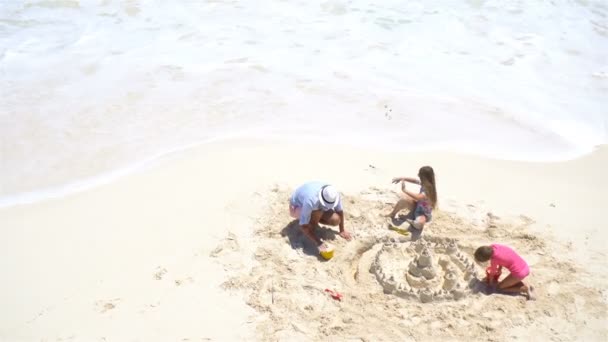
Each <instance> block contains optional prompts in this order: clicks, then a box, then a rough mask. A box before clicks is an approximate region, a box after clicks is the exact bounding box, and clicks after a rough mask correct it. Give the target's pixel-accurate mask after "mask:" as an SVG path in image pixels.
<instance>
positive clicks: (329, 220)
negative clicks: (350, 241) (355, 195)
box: [319, 210, 340, 226]
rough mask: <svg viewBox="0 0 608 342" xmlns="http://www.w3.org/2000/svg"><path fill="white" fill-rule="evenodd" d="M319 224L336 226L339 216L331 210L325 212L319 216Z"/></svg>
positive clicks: (338, 222)
mask: <svg viewBox="0 0 608 342" xmlns="http://www.w3.org/2000/svg"><path fill="white" fill-rule="evenodd" d="M319 222H321V223H323V224H324V225H326V226H337V225H339V224H340V215H338V213H336V212H335V211H333V210H330V211H326V212H324V213H323V215H321V220H319Z"/></svg>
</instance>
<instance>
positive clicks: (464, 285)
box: [370, 237, 478, 303]
mask: <svg viewBox="0 0 608 342" xmlns="http://www.w3.org/2000/svg"><path fill="white" fill-rule="evenodd" d="M382 242H383V243H384V244H383V246H382V248H381V249H380V251H379V252H378V254H377V255H376V258H375V260H374V262H373V263H372V265H371V267H370V272H371V273H374V274H375V275H376V279H377V280H378V282H379V283H380V285H382V287H383V288H384V293H387V294H394V295H396V296H399V297H403V298H411V299H418V300H420V301H421V302H423V303H428V302H432V301H441V300H458V299H460V298H463V297H464V296H466V295H468V294H469V293H471V288H472V287H473V286H474V285H475V283H476V282H477V281H478V280H477V270H476V268H475V265H474V263H473V261H472V260H471V259H469V258H468V257H467V256H466V255H465V254H463V253H461V252H460V251H459V249H458V245H457V244H456V241H455V240H453V239H443V238H435V237H425V238H423V239H420V240H417V241H396V240H392V241H391V239H384V240H383V241H382Z"/></svg>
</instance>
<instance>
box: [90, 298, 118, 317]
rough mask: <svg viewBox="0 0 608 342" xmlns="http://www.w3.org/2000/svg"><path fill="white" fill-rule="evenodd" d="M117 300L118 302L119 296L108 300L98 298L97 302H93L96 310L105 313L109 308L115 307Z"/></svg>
mask: <svg viewBox="0 0 608 342" xmlns="http://www.w3.org/2000/svg"><path fill="white" fill-rule="evenodd" d="M118 302H120V298H114V299H110V300H98V301H97V302H95V307H96V308H97V311H99V313H106V312H108V311H110V310H113V309H115V308H116V306H117V305H118Z"/></svg>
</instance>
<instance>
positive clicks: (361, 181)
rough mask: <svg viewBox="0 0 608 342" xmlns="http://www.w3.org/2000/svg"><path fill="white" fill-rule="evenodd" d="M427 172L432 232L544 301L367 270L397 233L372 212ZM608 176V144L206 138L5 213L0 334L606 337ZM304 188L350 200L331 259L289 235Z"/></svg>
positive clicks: (0, 224)
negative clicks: (409, 289)
mask: <svg viewBox="0 0 608 342" xmlns="http://www.w3.org/2000/svg"><path fill="white" fill-rule="evenodd" d="M424 164H430V165H432V166H433V167H434V168H435V170H436V173H437V182H438V191H439V199H440V207H441V210H440V211H437V213H436V218H435V222H433V224H432V225H430V226H429V227H428V228H427V231H425V234H427V233H428V234H429V235H430V234H433V235H439V236H448V237H454V238H458V239H459V242H460V243H461V244H462V245H463V246H464V247H465V249H466V248H470V249H472V248H474V247H475V246H477V245H478V244H481V243H492V242H499V243H500V242H502V243H506V244H510V245H512V246H513V247H515V248H516V249H517V250H518V251H520V253H521V254H522V255H523V256H524V258H525V259H526V260H527V261H528V262H529V263H530V265H531V268H532V276H531V279H530V280H531V281H532V282H533V284H534V285H536V286H537V288H538V296H539V299H538V300H537V301H536V302H526V301H525V299H524V298H523V297H520V298H516V297H507V296H498V295H495V296H486V295H483V294H472V295H469V296H467V297H466V298H465V299H463V300H461V301H457V302H442V303H429V304H422V303H419V302H415V301H412V300H408V299H403V298H399V297H396V296H393V295H386V294H383V293H382V288H381V287H380V286H379V285H378V283H377V282H376V281H375V280H374V279H373V278H370V277H372V275H371V274H370V273H369V272H366V269H367V271H368V270H369V268H368V266H367V264H366V263H368V262H370V263H371V260H370V258H371V257H372V254H373V251H372V253H367V254H364V253H363V252H364V251H365V248H366V247H367V246H368V245H369V241H372V242H373V241H375V240H374V239H376V238H377V237H379V236H384V235H386V234H388V233H389V232H388V231H385V230H384V228H383V227H382V219H381V218H380V217H379V214H380V213H381V212H383V211H384V210H386V209H387V208H388V206H389V205H388V204H386V202H390V201H393V200H394V198H395V195H394V193H393V191H394V190H396V189H395V188H394V187H393V186H391V185H390V179H391V178H392V177H393V176H397V175H412V176H414V175H416V172H417V169H418V167H420V166H422V165H424ZM370 165H372V166H373V167H372V166H370ZM607 165H608V149H605V148H603V149H600V150H598V151H596V152H595V153H594V154H593V155H591V156H588V157H584V158H581V159H579V160H575V161H570V162H565V163H554V164H545V163H542V164H541V163H538V164H534V163H521V162H506V161H495V160H488V159H482V158H474V157H465V156H459V155H448V154H441V153H425V154H396V153H383V152H379V151H364V150H355V149H352V148H346V147H344V148H341V147H334V148H329V147H323V146H316V147H311V146H299V145H289V146H277V145H272V144H267V143H259V142H256V143H252V142H250V141H238V142H232V143H223V144H210V145H207V146H204V147H201V148H198V149H195V150H192V151H188V152H187V153H184V154H182V155H181V156H177V157H173V158H171V159H167V160H165V161H163V162H162V163H161V165H158V166H157V167H154V168H151V169H149V170H146V171H143V172H141V173H139V174H136V175H133V176H129V177H126V178H123V179H121V180H119V181H117V182H115V183H113V184H110V185H107V186H103V187H100V188H97V189H94V190H91V191H87V192H85V193H80V194H76V195H72V196H69V197H67V198H64V199H58V200H53V201H47V202H44V203H39V204H33V205H28V206H20V207H14V208H6V209H2V210H0V229H1V230H0V232H1V234H2V235H1V237H0V244H1V245H0V251H1V253H2V254H0V267H1V269H2V271H3V282H2V285H1V286H2V288H1V291H0V303H2V304H3V305H2V307H1V308H0V322H1V323H0V339H2V340H10V341H15V340H36V341H37V340H50V341H54V340H59V339H64V340H69V339H72V340H78V341H80V340H86V341H91V340H95V341H97V340H99V341H102V340H104V339H105V340H108V341H115V340H141V341H151V340H158V341H167V340H172V341H175V340H176V341H180V340H185V339H188V340H191V341H194V340H201V339H211V340H218V341H220V340H221V341H226V340H237V339H250V340H251V339H261V340H267V339H270V340H274V339H283V340H294V339H313V340H321V339H322V340H327V339H330V338H331V339H334V340H345V339H350V338H353V339H355V340H356V339H359V338H360V339H364V340H397V339H400V340H404V339H405V340H407V339H420V340H432V339H437V338H439V337H442V338H448V339H450V338H451V339H465V338H466V339H470V338H479V339H484V340H488V339H495V340H508V339H510V338H511V337H513V336H515V337H520V338H522V339H525V340H548V339H556V340H598V341H599V340H606V339H607V338H608V331H607V328H606V323H607V322H608V320H607V317H606V312H607V311H606V310H607V306H606V300H607V297H608V295H607V293H606V288H607V282H608V281H607V280H606V279H608V278H607V277H606V276H607V275H608V269H607V266H606V253H607V252H608V247H607V246H606V243H605V241H606V237H607V234H606V231H605V224H604V220H603V212H604V210H602V209H606V205H605V201H604V199H603V196H604V194H605V193H607V191H608V182H607V181H606V179H605V178H604V176H605V173H606V166H607ZM311 179H323V180H327V181H329V182H332V183H333V184H335V185H336V186H337V187H339V189H340V190H341V191H342V192H343V193H344V198H345V201H346V202H345V207H346V210H347V214H349V213H350V215H351V216H350V217H349V218H348V221H347V228H348V229H351V230H353V231H354V233H355V241H353V242H350V243H346V242H344V241H343V240H341V239H340V238H338V239H336V240H335V241H334V242H333V243H334V244H335V245H336V257H335V258H334V259H333V260H331V261H330V262H325V263H324V262H319V261H318V260H317V258H316V257H314V256H309V255H307V254H306V253H305V251H303V250H302V249H300V248H298V244H297V242H298V240H297V239H296V241H295V242H296V243H295V244H294V245H295V247H296V248H295V249H292V245H291V244H290V242H289V239H288V237H289V235H288V236H286V237H283V236H281V229H282V228H284V227H285V226H286V225H288V224H289V223H290V219H289V217H287V215H286V213H285V210H286V200H287V196H288V195H289V192H290V191H291V189H293V188H294V187H296V186H298V185H299V184H300V183H302V182H304V181H307V180H311ZM488 212H491V213H492V215H488ZM353 214H354V216H355V217H352V216H353ZM496 217H497V218H496ZM491 225H495V226H496V227H495V228H494V227H492V228H491V229H490V228H488V227H489V226H491ZM390 234H394V235H393V236H399V235H397V234H396V233H392V232H390ZM355 273H356V274H357V277H354V275H355ZM326 287H331V288H336V289H338V290H339V291H341V292H342V293H343V295H344V299H343V301H342V302H336V301H333V300H332V299H330V298H329V297H328V296H327V295H326V294H325V293H323V289H324V288H326ZM248 304H249V305H248Z"/></svg>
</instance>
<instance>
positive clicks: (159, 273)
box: [154, 266, 167, 280]
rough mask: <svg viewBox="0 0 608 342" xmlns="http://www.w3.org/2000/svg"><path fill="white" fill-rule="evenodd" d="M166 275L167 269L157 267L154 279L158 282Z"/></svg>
mask: <svg viewBox="0 0 608 342" xmlns="http://www.w3.org/2000/svg"><path fill="white" fill-rule="evenodd" d="M165 274H167V269H165V268H164V267H160V266H158V267H156V272H155V273H154V279H156V280H163V277H164V276H165Z"/></svg>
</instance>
